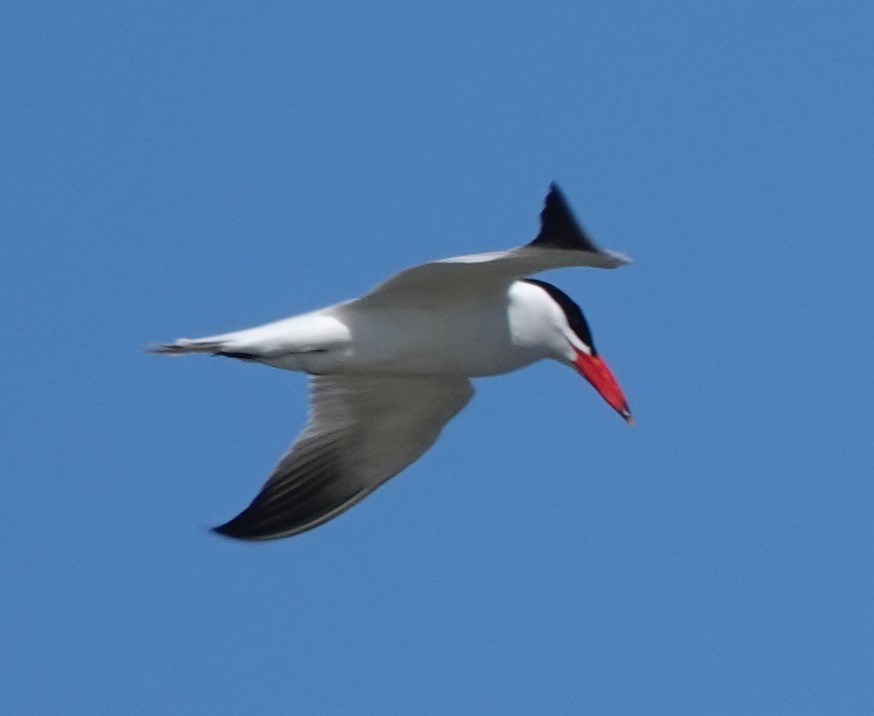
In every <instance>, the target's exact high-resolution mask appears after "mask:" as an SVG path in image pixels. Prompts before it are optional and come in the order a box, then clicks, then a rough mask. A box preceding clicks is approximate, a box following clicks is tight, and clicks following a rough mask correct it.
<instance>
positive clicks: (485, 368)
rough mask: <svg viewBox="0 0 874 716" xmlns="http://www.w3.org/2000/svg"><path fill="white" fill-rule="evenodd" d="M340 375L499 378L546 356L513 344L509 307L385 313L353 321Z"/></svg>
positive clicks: (536, 350) (361, 317)
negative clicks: (488, 309)
mask: <svg viewBox="0 0 874 716" xmlns="http://www.w3.org/2000/svg"><path fill="white" fill-rule="evenodd" d="M350 324H351V326H352V328H351V332H352V340H351V342H350V343H349V344H348V346H346V347H345V348H344V351H343V355H342V359H341V360H340V362H339V364H338V366H337V371H338V372H345V373H390V374H394V375H464V376H469V377H476V376H487V375H497V374H500V373H507V372H509V371H512V370H517V369H518V368H522V367H524V366H526V365H529V364H530V363H533V362H535V361H538V360H540V359H542V358H544V357H546V356H545V355H543V351H542V350H538V349H533V348H531V347H525V346H520V345H517V344H516V343H514V341H513V339H512V333H511V331H510V328H509V325H508V322H507V317H506V308H504V309H503V310H501V309H500V308H497V309H495V310H491V311H485V312H484V311H482V310H481V309H480V310H478V311H476V312H472V311H466V310H464V309H463V308H460V309H458V310H456V311H445V310H444V311H440V312H439V313H437V312H429V311H427V310H426V309H420V310H415V311H413V310H392V311H386V310H383V311H381V312H379V314H374V315H367V313H364V312H362V315H360V316H356V320H355V321H354V322H353V321H350Z"/></svg>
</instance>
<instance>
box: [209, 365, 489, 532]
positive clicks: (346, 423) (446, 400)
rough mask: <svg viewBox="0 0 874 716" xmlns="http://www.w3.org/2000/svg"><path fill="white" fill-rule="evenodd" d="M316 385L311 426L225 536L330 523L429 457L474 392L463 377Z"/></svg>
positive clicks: (324, 379) (338, 380)
mask: <svg viewBox="0 0 874 716" xmlns="http://www.w3.org/2000/svg"><path fill="white" fill-rule="evenodd" d="M310 388H311V395H310V418H309V422H308V423H307V426H306V427H305V428H304V430H303V432H302V433H301V435H300V436H299V437H298V439H297V440H296V441H295V442H294V443H293V444H292V446H291V448H290V449H289V451H288V452H287V453H286V454H285V455H284V456H283V458H282V459H281V460H280V461H279V464H278V465H277V466H276V468H275V469H274V471H273V473H272V474H271V475H270V477H269V478H268V480H267V482H266V483H265V484H264V486H263V487H262V488H261V491H260V492H259V493H258V495H257V496H256V497H255V499H254V500H253V501H252V503H251V504H250V505H249V506H248V507H247V508H246V509H245V510H243V511H242V512H241V513H240V514H239V515H237V516H236V517H234V518H233V519H232V520H230V521H229V522H227V523H225V524H223V525H220V526H219V527H216V528H215V530H216V531H217V532H219V533H220V534H223V535H227V536H229V537H236V538H238V539H250V540H263V539H274V538H278V537H288V536H291V535H294V534H297V533H299V532H303V531H305V530H308V529H311V528H313V527H316V526H317V525H320V524H322V523H323V522H326V521H327V520H329V519H331V518H332V517H335V516H336V515H338V514H340V513H341V512H343V511H344V510H347V509H349V508H350V507H351V506H352V505H354V504H355V503H357V502H359V501H360V500H362V499H363V498H364V497H366V496H367V495H368V494H370V493H371V492H373V490H375V489H376V488H377V487H379V486H380V485H381V484H382V483H384V482H385V481H386V480H388V479H390V478H391V477H393V476H394V475H396V474H397V473H398V472H400V471H401V470H403V469H404V468H405V467H406V466H407V465H409V464H410V463H412V462H413V461H414V460H416V459H417V458H418V457H419V456H420V455H422V453H424V452H425V451H426V450H427V449H428V448H429V447H430V446H431V445H432V444H433V443H434V441H435V440H436V439H437V436H438V435H439V434H440V431H441V430H442V428H443V426H444V425H445V424H446V423H447V422H448V421H449V420H450V419H451V418H452V417H453V416H454V415H455V414H456V413H458V411H460V410H461V409H462V408H463V407H464V406H465V405H466V404H467V402H468V401H469V400H470V398H471V396H472V395H473V387H472V386H471V384H470V381H469V380H467V379H466V378H456V377H440V378H384V377H365V376H313V377H312V378H311V379H310Z"/></svg>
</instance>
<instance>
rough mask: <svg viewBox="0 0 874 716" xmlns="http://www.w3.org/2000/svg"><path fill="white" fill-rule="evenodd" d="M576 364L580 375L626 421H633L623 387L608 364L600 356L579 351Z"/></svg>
mask: <svg viewBox="0 0 874 716" xmlns="http://www.w3.org/2000/svg"><path fill="white" fill-rule="evenodd" d="M574 366H576V369H577V370H578V371H580V375H582V376H583V378H585V379H586V380H587V381H589V382H590V383H591V384H592V387H594V388H595V390H597V391H598V392H599V393H600V394H601V397H602V398H604V400H606V401H607V403H609V405H610V407H612V408H613V410H615V411H616V412H617V413H619V414H620V415H621V416H622V417H623V418H624V419H625V421H626V422H628V423H629V424H631V423H633V422H634V420H632V418H631V411H630V410H629V409H628V403H627V402H626V400H625V396H624V395H622V388H620V387H619V383H617V382H616V378H614V377H613V374H612V373H611V372H610V369H609V368H608V367H607V364H606V363H604V361H602V360H601V358H600V357H599V356H590V355H588V354H587V353H581V352H580V353H577V359H576V360H575V361H574Z"/></svg>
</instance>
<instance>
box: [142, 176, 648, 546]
mask: <svg viewBox="0 0 874 716" xmlns="http://www.w3.org/2000/svg"><path fill="white" fill-rule="evenodd" d="M540 218H541V226H540V232H539V233H538V235H537V236H536V237H535V239H534V240H533V241H531V243H529V244H527V245H525V246H520V247H518V248H514V249H508V250H505V251H495V252H491V253H481V254H471V255H467V256H455V257H453V258H448V259H443V260H440V261H433V262H431V263H426V264H422V265H421V266H415V267H413V268H409V269H406V270H404V271H401V272H400V273H398V274H395V275H394V276H392V277H391V278H389V279H388V280H387V281H384V282H383V283H381V284H379V285H378V286H376V288H374V289H373V290H371V291H370V292H369V293H367V294H365V295H364V296H362V297H361V298H356V299H352V300H350V301H345V302H343V303H338V304H335V305H333V306H328V307H327V308H323V309H320V310H317V311H312V312H310V313H305V314H301V315H298V316H293V317H291V318H286V319H284V320H281V321H276V322H273V323H268V324H265V325H262V326H257V327H255V328H249V329H246V330H241V331H236V332H233V333H223V334H221V335H216V336H208V337H206V338H196V339H188V338H180V339H179V340H177V341H175V342H173V343H166V344H161V345H157V346H154V347H152V348H151V349H150V350H151V351H152V352H155V353H166V354H181V353H211V354H213V355H219V356H228V357H231V358H239V359H242V360H246V361H255V362H258V363H265V364H267V365H270V366H274V367H276V368H282V369H284V370H290V371H302V372H304V373H308V374H309V375H310V412H309V421H308V423H307V425H306V427H305V428H304V430H303V431H302V432H301V434H300V435H299V436H298V438H297V440H295V442H294V443H293V444H292V446H291V447H290V448H289V450H288V452H287V453H286V454H285V455H284V456H283V458H282V459H281V460H280V461H279V464H278V465H277V466H276V468H275V469H274V470H273V473H272V474H271V475H270V477H269V478H268V480H267V482H266V483H265V484H264V486H263V487H262V488H261V491H260V492H259V493H258V495H257V496H256V497H255V499H254V500H253V501H252V503H251V504H250V505H249V506H248V507H247V508H246V509H245V510H243V511H242V512H241V513H240V514H239V515H237V516H236V517H234V518H233V519H232V520H230V521H229V522H226V523H225V524H223V525H220V526H219V527H216V528H214V529H215V531H216V532H218V533H220V534H223V535H226V536H229V537H235V538H238V539H247V540H266V539H274V538H279V537H289V536H291V535H294V534H298V533H300V532H303V531H305V530H308V529H311V528H313V527H316V526H318V525H320V524H322V523H324V522H326V521H328V520H330V519H331V518H333V517H336V516H337V515H338V514H340V513H341V512H343V511H344V510H347V509H349V508H350V507H352V505H354V504H356V503H357V502H359V501H360V500H362V499H363V498H364V497H366V496H367V495H369V494H370V493H371V492H373V491H374V490H375V489H376V488H377V487H379V486H380V485H381V484H382V483H384V482H385V481H386V480H388V479H389V478H391V477H393V476H394V475H396V474H398V473H399V472H400V471H401V470H403V469H404V468H405V467H407V465H409V464H411V463H412V462H413V461H415V460H416V459H418V458H419V457H420V456H421V455H422V454H423V453H424V452H425V451H426V450H427V449H428V448H429V447H431V445H432V444H433V443H434V441H435V440H436V439H437V436H438V435H439V434H440V431H441V430H442V428H443V426H444V425H445V424H446V423H447V422H448V421H449V420H450V419H451V418H452V417H453V416H455V415H456V414H457V413H458V412H459V411H460V410H461V409H462V408H463V407H464V406H465V405H466V404H467V402H468V401H469V400H470V399H471V397H472V396H473V392H474V391H473V387H472V386H471V382H470V379H471V378H475V377H480V376H488V375H497V374H500V373H507V372H509V371H512V370H517V369H518V368H522V367H524V366H526V365H529V364H531V363H534V362H536V361H539V360H542V359H544V358H551V359H553V360H556V361H558V362H559V363H563V364H565V365H567V366H570V367H572V368H575V369H576V370H577V371H578V372H579V373H580V374H581V375H582V376H583V377H584V378H585V379H586V380H588V381H589V383H591V384H592V386H593V387H594V388H595V390H597V391H598V393H600V394H601V396H602V397H603V398H604V400H606V401H607V403H608V404H609V405H610V406H611V407H612V408H613V409H614V410H616V411H617V412H618V413H619V414H620V415H621V416H622V417H623V418H624V419H625V420H626V421H628V422H629V423H630V422H631V412H630V411H629V409H628V404H627V402H626V401H625V397H624V396H623V394H622V390H621V389H620V388H619V384H618V383H617V382H616V379H615V378H614V377H613V375H612V373H611V372H610V370H609V369H608V368H607V366H606V364H605V363H604V361H603V360H602V359H601V357H600V355H599V354H598V353H597V351H596V350H595V345H594V342H593V340H592V333H591V331H590V330H589V326H588V324H587V323H586V319H585V317H584V316H583V313H582V311H581V310H580V308H579V306H577V304H576V303H574V302H573V301H572V300H571V299H570V298H569V297H568V296H567V295H566V294H565V293H564V292H562V291H560V290H559V289H558V288H556V287H555V286H553V285H551V284H548V283H546V282H544V281H538V280H535V279H531V278H527V276H529V275H530V274H533V273H537V272H539V271H544V270H546V269H554V268H561V267H567V266H595V267H598V268H615V267H617V266H621V265H622V264H625V263H628V259H627V258H625V257H624V256H622V255H621V254H618V253H614V252H612V251H605V250H603V249H600V248H599V247H598V246H597V245H596V244H595V243H594V242H593V241H592V239H591V238H590V237H589V236H588V234H587V233H586V232H585V231H584V230H583V229H582V227H581V226H580V225H579V223H578V222H577V221H576V219H575V218H574V215H573V213H572V212H571V210H570V207H569V206H568V204H567V201H566V200H565V198H564V196H563V195H562V193H561V191H560V190H559V188H558V187H557V186H556V185H555V184H552V185H551V186H550V190H549V193H548V194H547V196H546V202H545V206H544V208H543V211H542V212H541V214H540Z"/></svg>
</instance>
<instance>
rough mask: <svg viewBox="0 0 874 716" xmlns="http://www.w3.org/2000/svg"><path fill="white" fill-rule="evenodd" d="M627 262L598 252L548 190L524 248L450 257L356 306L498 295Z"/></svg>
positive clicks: (400, 276) (553, 189) (397, 278)
mask: <svg viewBox="0 0 874 716" xmlns="http://www.w3.org/2000/svg"><path fill="white" fill-rule="evenodd" d="M626 263H629V260H628V259H627V258H626V257H625V256H623V255H622V254H618V253H615V252H613V251H605V250H604V249H601V248H600V247H598V245H597V244H596V243H595V242H594V241H593V240H592V238H591V237H590V236H589V235H588V233H586V231H585V230H584V229H583V228H582V226H580V224H579V222H578V221H577V220H576V217H575V216H574V215H573V212H572V211H571V208H570V206H569V205H568V203H567V200H566V199H565V198H564V195H563V194H562V192H561V190H560V189H559V188H558V186H557V185H556V184H552V185H551V186H550V189H549V193H548V194H547V195H546V201H545V204H544V207H543V211H542V212H540V232H539V233H538V234H537V236H536V237H535V239H534V240H533V241H532V242H531V243H529V244H526V245H525V246H520V247H518V248H515V249H508V250H506V251H492V252H488V253H481V254H469V255H466V256H455V257H453V258H448V259H442V260H440V261H432V262H430V263H427V264H422V265H420V266H414V267H413V268H409V269H406V270H404V271H401V272H400V273H397V274H395V275H394V276H392V277H391V278H389V279H388V280H387V281H384V282H383V283H381V284H379V285H378V286H376V287H375V288H374V289H373V290H371V291H370V292H369V293H367V294H365V295H364V296H363V297H362V298H361V299H359V301H361V303H363V304H365V305H382V304H390V305H394V306H397V305H399V304H402V303H407V304H409V303H416V304H418V305H428V304H431V303H438V302H439V303H441V304H442V303H446V302H451V301H452V300H455V299H466V298H470V297H471V296H478V295H482V294H485V293H490V292H494V291H501V290H503V289H505V288H506V287H507V286H509V285H510V283H512V282H513V281H516V280H518V279H520V278H525V277H526V276H530V275H531V274H535V273H539V272H540V271H546V270H548V269H555V268H564V267H570V266H594V267H597V268H616V267H617V266H621V265H622V264H626Z"/></svg>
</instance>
